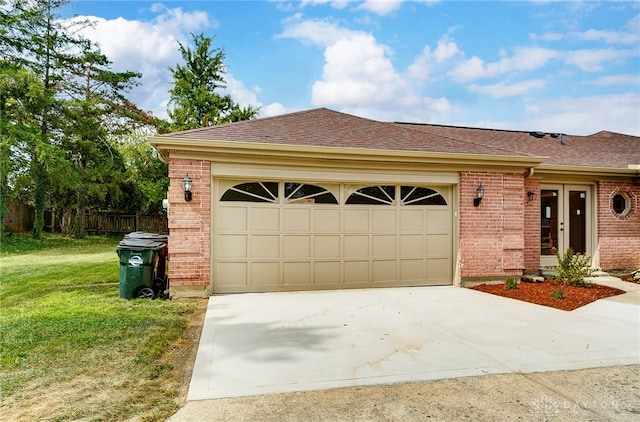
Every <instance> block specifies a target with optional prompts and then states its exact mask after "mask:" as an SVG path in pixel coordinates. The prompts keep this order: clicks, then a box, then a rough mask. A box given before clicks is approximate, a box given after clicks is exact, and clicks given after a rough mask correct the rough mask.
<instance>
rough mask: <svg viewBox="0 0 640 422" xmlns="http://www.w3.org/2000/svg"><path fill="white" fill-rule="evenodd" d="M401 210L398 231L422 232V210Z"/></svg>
mask: <svg viewBox="0 0 640 422" xmlns="http://www.w3.org/2000/svg"><path fill="white" fill-rule="evenodd" d="M407 208H409V209H401V210H400V230H401V231H402V232H419V233H422V232H423V231H424V212H423V211H422V209H415V208H414V209H411V208H410V207H407Z"/></svg>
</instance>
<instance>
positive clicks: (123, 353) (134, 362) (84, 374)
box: [0, 235, 195, 421]
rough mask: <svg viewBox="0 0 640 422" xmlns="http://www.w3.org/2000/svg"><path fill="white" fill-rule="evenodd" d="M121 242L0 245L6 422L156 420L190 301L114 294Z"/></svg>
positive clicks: (171, 402)
mask: <svg viewBox="0 0 640 422" xmlns="http://www.w3.org/2000/svg"><path fill="white" fill-rule="evenodd" d="M118 240H119V239H109V238H100V237H90V238H86V239H83V240H75V239H71V238H64V237H61V236H52V235H47V236H46V237H45V239H44V240H43V241H33V240H31V239H29V238H28V237H26V236H24V237H23V236H18V235H14V236H12V237H9V238H4V239H2V241H1V242H0V247H1V249H0V395H1V401H0V414H1V415H3V418H8V419H6V420H25V421H27V420H29V421H30V420H56V421H65V420H92V421H93V420H105V421H107V420H108V421H117V420H126V419H130V418H132V417H136V416H137V417H141V418H142V420H164V419H165V418H166V417H167V416H168V415H169V414H171V413H172V412H174V411H175V410H176V408H177V406H178V405H177V403H176V400H175V399H176V397H177V395H178V392H177V388H178V386H177V385H176V382H175V380H173V379H172V373H171V369H172V367H171V364H170V360H169V359H167V358H166V356H165V355H166V354H167V353H168V351H169V350H171V348H172V347H173V346H174V345H175V344H177V343H180V341H183V340H182V338H183V336H184V334H185V330H186V326H187V318H188V316H189V313H191V312H192V311H193V310H194V309H195V305H194V304H193V303H175V302H170V301H163V300H124V299H120V298H119V290H118V276H119V263H118V257H117V254H116V252H115V247H116V245H117V243H118Z"/></svg>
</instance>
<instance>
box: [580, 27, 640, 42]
mask: <svg viewBox="0 0 640 422" xmlns="http://www.w3.org/2000/svg"><path fill="white" fill-rule="evenodd" d="M579 38H581V39H583V40H585V41H604V42H605V43H607V44H636V43H637V42H638V38H639V37H638V34H634V33H631V32H629V33H623V32H614V31H600V30H596V29H589V30H588V31H585V32H583V33H581V34H580V35H579Z"/></svg>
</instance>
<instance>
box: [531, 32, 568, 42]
mask: <svg viewBox="0 0 640 422" xmlns="http://www.w3.org/2000/svg"><path fill="white" fill-rule="evenodd" d="M564 37H565V36H564V34H561V33H559V32H545V33H544V34H541V35H538V34H529V38H530V39H532V40H533V41H561V40H563V39H564Z"/></svg>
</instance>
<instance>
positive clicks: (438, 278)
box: [213, 179, 453, 293]
mask: <svg viewBox="0 0 640 422" xmlns="http://www.w3.org/2000/svg"><path fill="white" fill-rule="evenodd" d="M215 183H216V184H217V185H216V186H217V189H216V195H215V196H216V197H215V203H214V211H213V222H214V224H213V284H214V292H217V293H223V292H227V293H228V292H262V291H284V290H311V289H337V288H365V287H385V286H422V285H444V284H452V254H453V248H452V243H453V234H452V232H453V229H452V226H453V225H452V207H451V205H450V204H451V201H450V199H449V197H450V196H451V188H449V187H438V188H435V187H428V186H414V185H384V184H380V185H373V184H371V185H357V186H354V185H349V184H344V183H342V184H338V183H336V184H331V183H328V184H323V183H298V182H289V181H278V182H276V181H249V182H247V181H237V180H224V179H223V180H216V181H215Z"/></svg>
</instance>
